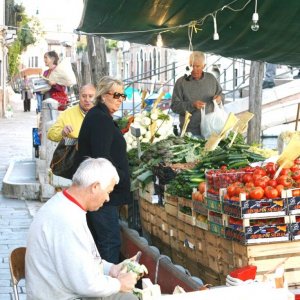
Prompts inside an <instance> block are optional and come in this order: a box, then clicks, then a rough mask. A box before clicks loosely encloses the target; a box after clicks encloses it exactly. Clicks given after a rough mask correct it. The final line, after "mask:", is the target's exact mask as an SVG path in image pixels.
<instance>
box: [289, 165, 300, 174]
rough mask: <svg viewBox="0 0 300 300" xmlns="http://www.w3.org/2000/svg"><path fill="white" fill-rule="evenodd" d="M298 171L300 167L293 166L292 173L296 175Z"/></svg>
mask: <svg viewBox="0 0 300 300" xmlns="http://www.w3.org/2000/svg"><path fill="white" fill-rule="evenodd" d="M297 171H300V166H299V165H293V166H292V167H291V172H292V173H295V172H297Z"/></svg>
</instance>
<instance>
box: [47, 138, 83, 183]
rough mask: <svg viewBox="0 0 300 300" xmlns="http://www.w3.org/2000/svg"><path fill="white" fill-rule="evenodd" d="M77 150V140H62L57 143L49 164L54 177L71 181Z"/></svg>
mask: <svg viewBox="0 0 300 300" xmlns="http://www.w3.org/2000/svg"><path fill="white" fill-rule="evenodd" d="M77 149H78V144H77V139H70V138H64V139H62V140H61V141H60V142H59V143H58V145H57V147H56V149H55V150H54V153H53V157H52V160H51V163H50V168H51V170H52V173H53V174H54V175H56V176H60V177H64V178H67V179H72V177H73V174H74V171H75V169H74V165H75V158H76V153H77Z"/></svg>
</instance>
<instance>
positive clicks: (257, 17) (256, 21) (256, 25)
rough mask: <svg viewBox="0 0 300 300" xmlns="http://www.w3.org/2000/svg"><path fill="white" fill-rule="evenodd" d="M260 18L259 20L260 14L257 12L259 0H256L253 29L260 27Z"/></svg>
mask: <svg viewBox="0 0 300 300" xmlns="http://www.w3.org/2000/svg"><path fill="white" fill-rule="evenodd" d="M258 20H259V16H258V13H257V0H255V12H254V13H253V15H252V24H251V30H253V31H257V30H258V29H259V25H258Z"/></svg>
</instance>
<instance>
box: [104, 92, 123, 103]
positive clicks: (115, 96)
mask: <svg viewBox="0 0 300 300" xmlns="http://www.w3.org/2000/svg"><path fill="white" fill-rule="evenodd" d="M107 94H108V95H111V96H113V98H114V99H120V97H121V98H122V100H123V101H125V100H126V98H127V95H126V94H121V93H117V92H114V93H107Z"/></svg>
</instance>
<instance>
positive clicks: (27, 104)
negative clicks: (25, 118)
mask: <svg viewBox="0 0 300 300" xmlns="http://www.w3.org/2000/svg"><path fill="white" fill-rule="evenodd" d="M30 102H31V99H30V98H28V93H27V92H25V99H24V111H30Z"/></svg>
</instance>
